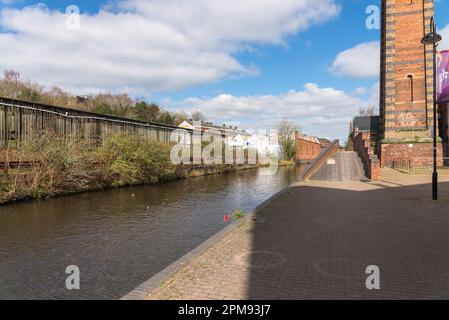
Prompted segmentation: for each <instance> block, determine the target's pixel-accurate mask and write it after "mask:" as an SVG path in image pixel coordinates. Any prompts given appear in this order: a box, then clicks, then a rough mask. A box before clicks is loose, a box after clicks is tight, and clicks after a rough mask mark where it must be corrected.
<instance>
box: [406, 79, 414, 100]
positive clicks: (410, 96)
mask: <svg viewBox="0 0 449 320" xmlns="http://www.w3.org/2000/svg"><path fill="white" fill-rule="evenodd" d="M407 81H408V91H409V101H410V102H413V98H414V97H413V76H412V75H411V74H409V75H408V76H407Z"/></svg>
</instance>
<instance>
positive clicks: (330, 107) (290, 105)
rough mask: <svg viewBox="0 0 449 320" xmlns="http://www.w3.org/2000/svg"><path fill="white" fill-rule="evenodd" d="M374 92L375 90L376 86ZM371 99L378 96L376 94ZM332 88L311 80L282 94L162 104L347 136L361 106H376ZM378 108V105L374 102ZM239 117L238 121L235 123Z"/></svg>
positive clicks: (249, 123) (217, 118) (215, 117)
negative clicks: (286, 121) (291, 123)
mask: <svg viewBox="0 0 449 320" xmlns="http://www.w3.org/2000/svg"><path fill="white" fill-rule="evenodd" d="M372 90H373V92H375V91H376V89H375V87H373V89H372ZM372 99H375V94H374V93H373V97H372ZM372 103H375V101H374V100H373V101H371V99H370V101H369V102H368V101H364V100H362V99H360V98H357V97H354V96H352V95H350V94H347V93H346V92H344V91H340V90H336V89H333V88H320V87H318V86H317V85H316V84H314V83H308V84H306V85H305V86H304V89H303V90H302V91H293V90H292V91H290V92H288V93H286V94H282V95H258V96H233V95H229V94H221V95H218V96H216V97H213V98H210V99H200V98H188V99H185V100H182V101H172V100H168V99H167V100H165V101H163V105H164V106H165V107H168V108H171V109H174V110H180V109H182V110H184V111H185V112H188V113H189V112H192V111H197V110H199V111H201V112H202V113H203V114H204V115H205V116H206V117H207V118H208V119H210V120H212V121H214V123H216V124H219V125H221V124H223V123H225V124H233V125H234V124H235V125H241V126H243V127H246V128H266V129H269V128H274V127H275V126H276V123H277V122H278V121H279V120H280V119H282V118H288V119H290V120H292V121H294V122H296V123H297V124H299V126H300V127H301V129H302V130H303V131H304V132H306V133H310V134H315V135H318V136H324V137H329V138H340V139H342V140H344V139H346V137H347V134H348V124H349V121H350V119H351V118H352V117H353V116H354V115H356V114H357V112H358V110H359V108H360V107H367V106H370V105H374V104H372ZM375 106H376V107H377V105H375ZM236 119H238V120H239V122H236Z"/></svg>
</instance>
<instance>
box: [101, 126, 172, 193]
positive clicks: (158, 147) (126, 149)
mask: <svg viewBox="0 0 449 320" xmlns="http://www.w3.org/2000/svg"><path fill="white" fill-rule="evenodd" d="M96 155H97V158H98V161H99V163H100V167H101V172H102V174H103V175H104V177H103V180H104V181H105V182H107V183H110V184H111V185H112V186H116V187H118V186H125V185H133V184H140V183H159V182H162V181H165V180H168V179H170V178H174V177H176V166H175V165H173V164H172V163H171V161H170V145H166V144H162V143H160V142H154V141H148V140H144V139H140V138H138V137H133V136H127V135H113V136H111V137H109V138H108V139H107V140H106V141H105V143H104V145H103V146H102V147H100V148H99V149H98V151H97V152H96Z"/></svg>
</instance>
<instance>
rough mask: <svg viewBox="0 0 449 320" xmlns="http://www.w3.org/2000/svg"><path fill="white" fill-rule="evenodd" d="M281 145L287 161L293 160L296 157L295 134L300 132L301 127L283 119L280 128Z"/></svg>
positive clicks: (278, 127)
mask: <svg viewBox="0 0 449 320" xmlns="http://www.w3.org/2000/svg"><path fill="white" fill-rule="evenodd" d="M277 129H278V134H279V145H280V146H281V148H282V153H283V157H284V159H285V160H291V159H293V158H295V155H296V140H295V132H296V131H298V130H299V127H298V126H297V125H296V124H294V123H293V122H291V121H289V120H287V119H283V120H281V121H280V122H279V124H278V126H277Z"/></svg>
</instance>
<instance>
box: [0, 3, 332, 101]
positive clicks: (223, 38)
mask: <svg viewBox="0 0 449 320" xmlns="http://www.w3.org/2000/svg"><path fill="white" fill-rule="evenodd" d="M334 1H335V0H282V1H278V0H228V1H222V0H165V1H159V0H147V1H137V0H121V1H118V2H117V1H116V2H115V3H113V4H114V5H112V6H109V7H108V9H106V8H104V9H102V10H101V11H99V12H98V13H96V14H94V15H87V14H82V15H81V17H80V26H81V28H80V29H79V30H68V29H66V28H65V19H66V17H65V15H64V14H63V13H61V12H58V11H51V10H49V9H47V8H45V7H43V6H34V7H27V8H24V9H20V10H16V9H3V10H1V15H0V19H1V20H0V24H1V28H2V29H3V30H4V31H2V32H1V33H0V52H1V55H0V70H1V69H5V68H8V69H15V70H17V71H20V72H21V73H22V74H23V76H24V77H27V78H31V79H33V80H37V81H40V82H42V83H44V84H46V85H59V86H62V87H63V88H65V89H67V90H71V91H73V92H77V93H91V92H93V91H102V90H109V91H112V92H123V91H126V92H128V93H131V94H139V95H142V94H145V95H146V94H148V93H151V92H156V91H164V90H178V89H183V88H188V87H191V86H195V85H199V84H203V83H209V82H214V81H217V80H220V79H222V78H224V77H229V76H244V75H248V74H249V75H251V74H254V73H255V72H256V71H257V70H256V69H255V68H254V67H252V66H246V65H243V64H242V63H240V62H239V61H238V60H237V59H236V58H235V54H236V53H237V52H239V51H241V50H245V49H244V48H247V47H248V46H252V45H255V44H270V45H278V44H282V43H284V42H285V41H286V39H287V37H288V36H289V35H292V34H295V33H297V32H300V31H301V30H304V29H306V28H308V27H309V26H311V25H313V24H316V23H320V22H323V21H327V20H329V19H331V18H332V17H335V16H336V15H338V13H339V11H340V7H339V6H338V5H337V4H335V2H334ZM80 9H81V12H82V11H83V10H82V8H80ZM5 30H6V31H5Z"/></svg>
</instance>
